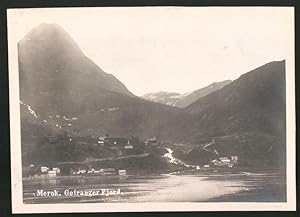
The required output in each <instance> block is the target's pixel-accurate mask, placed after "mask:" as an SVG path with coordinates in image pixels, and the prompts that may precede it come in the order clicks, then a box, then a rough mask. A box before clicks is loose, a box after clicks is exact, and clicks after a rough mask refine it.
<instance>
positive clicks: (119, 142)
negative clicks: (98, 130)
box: [98, 136, 134, 150]
mask: <svg viewBox="0 0 300 217" xmlns="http://www.w3.org/2000/svg"><path fill="white" fill-rule="evenodd" d="M98 145H100V146H118V147H121V148H123V149H129V150H130V149H133V148H134V146H133V144H132V141H131V140H130V139H128V138H123V137H110V136H104V137H99V138H98Z"/></svg>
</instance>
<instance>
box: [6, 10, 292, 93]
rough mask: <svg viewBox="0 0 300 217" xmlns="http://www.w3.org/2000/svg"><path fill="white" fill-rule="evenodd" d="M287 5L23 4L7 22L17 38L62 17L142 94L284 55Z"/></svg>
mask: <svg viewBox="0 0 300 217" xmlns="http://www.w3.org/2000/svg"><path fill="white" fill-rule="evenodd" d="M291 12H292V9H291V8H280V7H277V8H275V7H273V8H267V7H261V8H255V7H252V8H242V7H236V8H229V7H226V8H224V7H223V8H222V7H219V8H216V7H202V8H195V7H190V8H188V7H144V8H84V9H83V8H76V9H75V8H73V9H66V8H64V9H25V10H14V11H11V15H12V16H10V17H9V24H10V25H11V27H12V28H14V34H15V36H16V37H17V38H18V40H20V39H21V38H22V37H24V35H25V34H26V33H27V32H28V31H30V29H31V28H33V27H35V26H37V25H38V24H40V23H57V24H59V25H61V26H62V27H63V28H64V29H65V30H66V31H67V32H68V33H69V34H70V35H71V36H72V37H73V38H74V40H75V41H76V42H77V44H78V45H79V46H80V48H81V49H82V50H83V52H84V53H85V54H86V56H88V57H89V58H91V59H92V60H93V61H94V62H95V63H96V64H97V65H99V66H100V67H101V68H102V69H103V70H104V71H106V72H107V73H110V74H113V75H115V76H116V77H117V78H118V79H119V80H120V81H121V82H123V83H124V84H125V85H126V86H127V88H128V89H129V90H130V91H131V92H133V93H134V94H136V95H138V96H139V95H143V94H145V93H148V92H157V91H172V92H178V93H186V92H190V91H193V90H195V89H199V88H201V87H204V86H206V85H208V84H210V83H212V82H215V81H222V80H226V79H236V78H238V77H239V76H240V75H241V74H243V73H245V72H247V71H249V70H251V69H254V68H256V67H258V66H260V65H263V64H265V63H267V62H270V61H274V60H283V59H286V57H287V56H288V55H289V51H290V48H289V47H288V44H289V43H288V41H289V40H290V33H291V31H290V30H291V28H290V27H291V25H290V24H291V21H292V17H293V14H292V13H291ZM9 15H10V14H9ZM8 28H10V26H8Z"/></svg>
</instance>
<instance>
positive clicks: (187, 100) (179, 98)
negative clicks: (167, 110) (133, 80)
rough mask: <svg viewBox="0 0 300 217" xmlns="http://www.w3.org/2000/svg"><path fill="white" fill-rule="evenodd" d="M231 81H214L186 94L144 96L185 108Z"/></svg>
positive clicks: (152, 94)
mask: <svg viewBox="0 0 300 217" xmlns="http://www.w3.org/2000/svg"><path fill="white" fill-rule="evenodd" d="M230 83H231V81H230V80H225V81H221V82H214V83H212V84H210V85H208V86H206V87H203V88H201V89H198V90H195V91H193V92H191V93H185V94H179V93H170V92H157V93H147V94H145V95H143V96H142V98H143V99H146V100H149V101H152V102H158V103H162V104H165V105H171V106H176V107H179V108H185V107H187V106H189V105H190V104H192V103H193V102H195V101H197V100H198V99H200V98H201V97H204V96H206V95H208V94H210V93H213V92H214V91H216V90H219V89H221V88H223V87H224V86H226V85H228V84H230Z"/></svg>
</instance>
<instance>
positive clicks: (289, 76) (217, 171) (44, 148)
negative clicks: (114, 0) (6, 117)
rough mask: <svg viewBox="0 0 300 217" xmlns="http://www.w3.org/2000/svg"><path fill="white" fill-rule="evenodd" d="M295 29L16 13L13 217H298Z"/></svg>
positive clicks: (207, 15) (285, 10)
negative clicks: (191, 215) (227, 213)
mask: <svg viewBox="0 0 300 217" xmlns="http://www.w3.org/2000/svg"><path fill="white" fill-rule="evenodd" d="M293 18H294V9H293V8H292V7H134V8H133V7H132V8H130V7H104V8H51V9H50V8H43V9H41V8H33V9H9V10H8V45H9V82H10V120H11V150H12V152H11V170H12V171H11V172H12V207H13V212H14V213H53V212H124V211H138V212H144V211H224V210H231V211H233V210H236V211H241V210H242V211H269V210H272V211H278V210H295V209H296V208H295V207H296V205H295V193H296V190H295V94H294V74H295V71H294V20H293Z"/></svg>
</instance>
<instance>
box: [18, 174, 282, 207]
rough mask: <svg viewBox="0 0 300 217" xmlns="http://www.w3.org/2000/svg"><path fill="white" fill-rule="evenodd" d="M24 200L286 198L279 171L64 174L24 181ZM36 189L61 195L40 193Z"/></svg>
mask: <svg viewBox="0 0 300 217" xmlns="http://www.w3.org/2000/svg"><path fill="white" fill-rule="evenodd" d="M23 188H24V194H23V196H24V203H74V202H81V203H83V202H90V203H92V202H283V201H286V193H285V192H286V186H285V177H284V176H282V175H280V174H279V173H277V172H253V173H252V172H238V173H229V172H226V173H225V172H223V173H212V172H207V173H201V174H200V173H199V174H190V175H188V174H180V175H179V174H177V175H176V174H175V175H171V174H161V175H147V176H138V175H135V176H133V175H130V176H127V177H121V176H94V177H91V176H86V177H72V176H70V177H61V178H56V179H45V180H26V181H24V182H23ZM102 189H111V190H118V189H120V190H119V191H120V192H121V194H116V195H94V196H86V195H85V196H80V195H78V196H72V197H71V196H68V195H65V194H64V191H65V190H69V191H74V190H76V191H90V190H93V191H97V190H99V191H100V192H101V190H102ZM37 190H44V191H53V190H57V191H58V192H60V194H61V196H52V197H51V196H49V197H37V196H34V193H36V192H37Z"/></svg>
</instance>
